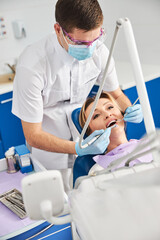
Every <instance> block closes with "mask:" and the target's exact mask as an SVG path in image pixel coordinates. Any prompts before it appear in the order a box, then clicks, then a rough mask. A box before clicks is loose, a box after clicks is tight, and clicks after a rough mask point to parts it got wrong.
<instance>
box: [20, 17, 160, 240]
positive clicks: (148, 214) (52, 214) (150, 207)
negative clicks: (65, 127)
mask: <svg viewBox="0 0 160 240" xmlns="http://www.w3.org/2000/svg"><path fill="white" fill-rule="evenodd" d="M122 27H123V29H124V34H125V39H126V44H127V48H128V51H129V55H130V60H131V64H132V67H133V72H134V75H135V81H136V86H137V92H138V95H139V97H138V98H137V99H136V101H135V102H134V103H133V105H134V104H136V102H137V101H138V99H140V103H141V106H142V112H143V116H144V123H145V127H146V132H147V135H146V137H144V139H143V140H142V142H141V144H139V146H138V147H137V148H135V149H134V150H133V151H132V152H131V153H130V154H127V156H124V157H121V158H119V159H117V160H116V161H114V162H113V163H111V164H110V165H109V167H108V168H107V169H104V170H102V171H99V172H98V171H97V172H95V174H94V175H93V176H85V177H79V178H78V179H77V180H76V184H75V187H74V189H73V190H72V191H71V192H70V194H69V201H68V202H67V201H66V199H64V195H63V192H64V189H63V186H62V185H63V184H62V178H61V176H60V174H59V173H58V171H56V170H53V171H45V172H42V173H37V174H35V176H34V175H31V176H27V177H26V178H24V179H23V181H22V188H23V198H24V203H25V208H26V211H27V214H28V216H29V217H30V218H31V219H34V220H37V219H46V220H47V221H48V222H50V223H53V224H64V223H66V222H71V223H72V225H73V226H74V227H75V228H74V229H76V230H75V235H74V237H75V236H76V237H75V238H74V240H77V239H82V240H97V239H101V240H106V239H112V240H117V239H120V240H122V239H123V240H128V239H130V240H135V239H136V240H147V239H148V240H150V239H154V240H155V239H159V238H160V228H159V222H160V208H159V201H160V177H159V176H160V159H159V156H160V131H158V130H156V129H155V124H154V121H153V117H152V113H151V108H150V103H149V99H148V95H147V91H146V87H145V82H144V78H143V74H142V69H141V64H140V60H139V56H138V52H137V47H136V43H135V39H134V35H133V30H132V26H131V24H130V21H129V19H128V18H125V19H119V20H118V21H117V22H116V29H115V32H114V36H113V40H112V44H111V49H110V53H109V57H108V60H107V64H106V67H105V70H104V75H103V79H102V82H101V85H100V86H99V90H98V92H97V95H96V98H95V101H94V103H93V106H92V109H91V112H90V114H89V117H88V119H87V121H86V123H85V126H84V128H83V130H82V133H81V136H80V141H79V146H80V147H81V148H85V147H87V146H89V145H90V144H92V143H93V142H94V141H95V140H96V139H97V138H98V137H100V135H98V136H96V137H95V138H93V139H92V140H91V141H90V142H88V143H86V144H85V145H83V137H84V134H85V132H86V129H87V127H88V125H89V122H90V120H91V118H92V115H93V112H94V110H95V108H96V104H97V102H98V99H99V97H100V94H101V92H102V89H103V86H104V81H105V76H106V73H107V71H108V67H109V64H110V60H111V56H112V53H113V48H114V45H115V41H116V37H117V34H118V31H119V29H120V28H122ZM122 120H123V119H118V120H117V122H118V121H122ZM108 127H109V128H111V129H112V128H114V127H116V122H115V121H114V122H111V123H109V126H108ZM150 152H151V153H152V156H153V161H152V162H151V163H147V164H144V163H143V164H139V165H136V166H134V167H131V168H128V167H127V166H128V165H129V163H130V161H132V160H133V159H135V158H136V157H137V156H143V155H145V154H148V153H150ZM122 162H125V167H123V168H120V169H118V170H116V171H114V169H115V168H116V166H119V165H120V163H122ZM42 189H43V194H42ZM46 189H50V191H48V192H47V190H46ZM51 189H52V191H51ZM36 192H38V195H37V194H36ZM66 214H67V215H66ZM63 215H65V216H63ZM59 216H61V217H59Z"/></svg>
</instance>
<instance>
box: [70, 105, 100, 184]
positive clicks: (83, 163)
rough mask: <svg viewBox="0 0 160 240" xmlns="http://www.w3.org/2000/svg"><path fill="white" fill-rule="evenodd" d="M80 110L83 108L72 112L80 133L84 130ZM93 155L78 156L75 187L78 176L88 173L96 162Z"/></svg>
mask: <svg viewBox="0 0 160 240" xmlns="http://www.w3.org/2000/svg"><path fill="white" fill-rule="evenodd" d="M80 111H81V108H77V109H75V110H74V111H73V112H72V115H71V117H72V121H73V123H74V125H75V126H76V128H77V130H78V132H79V133H81V132H82V128H81V126H80V124H79V114H80ZM86 137H87V135H86V134H85V136H84V138H86ZM93 157H94V155H86V156H82V157H77V158H76V160H75V163H74V166H73V187H74V184H75V181H76V179H77V178H78V177H81V176H85V175H88V172H89V170H90V168H91V167H92V166H93V165H94V164H95V161H94V160H93Z"/></svg>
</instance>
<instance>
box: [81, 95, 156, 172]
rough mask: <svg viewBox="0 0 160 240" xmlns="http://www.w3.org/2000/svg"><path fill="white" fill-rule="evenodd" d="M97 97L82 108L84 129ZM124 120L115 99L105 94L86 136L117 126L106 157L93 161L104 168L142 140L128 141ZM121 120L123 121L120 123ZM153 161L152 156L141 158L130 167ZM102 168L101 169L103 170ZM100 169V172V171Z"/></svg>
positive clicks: (82, 125)
mask: <svg viewBox="0 0 160 240" xmlns="http://www.w3.org/2000/svg"><path fill="white" fill-rule="evenodd" d="M94 99H95V97H93V98H88V99H87V100H86V102H85V103H84V105H83V106H82V109H81V112H80V116H79V122H80V125H81V127H82V128H83V127H84V124H85V122H86V119H87V118H88V116H89V113H90V111H91V108H92V105H93V102H94ZM122 119H123V112H122V110H121V109H120V107H119V106H118V104H117V102H116V101H115V99H113V97H112V96H111V95H110V94H108V93H106V92H103V93H102V94H101V96H100V99H99V100H98V103H97V106H96V109H95V111H94V114H93V116H92V119H91V121H90V123H89V126H88V129H87V132H86V134H87V135H90V134H91V133H92V132H94V131H95V130H100V129H106V128H109V127H112V126H113V125H115V124H116V127H114V128H112V129H111V134H110V143H109V145H108V148H107V151H106V153H105V154H104V155H97V156H94V157H93V160H94V161H95V162H96V163H98V165H99V166H101V167H102V168H107V167H108V166H109V164H110V163H111V162H113V161H114V160H116V159H118V158H120V157H122V156H125V155H127V154H128V153H130V152H132V150H133V149H134V148H136V147H137V146H138V144H139V142H140V140H136V139H132V140H130V141H128V140H127V137H126V134H125V123H124V121H123V120H122ZM120 120H121V121H120ZM152 160H153V158H152V155H151V154H148V155H146V156H142V157H139V158H137V159H135V160H133V161H131V162H130V163H129V166H130V167H131V166H134V165H135V164H138V163H149V162H151V161H152ZM124 165H125V163H124V162H123V163H121V164H120V165H119V166H118V167H117V168H120V167H123V166H124ZM102 168H100V169H102ZM100 169H99V170H100Z"/></svg>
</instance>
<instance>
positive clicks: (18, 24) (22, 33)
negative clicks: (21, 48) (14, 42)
mask: <svg viewBox="0 0 160 240" xmlns="http://www.w3.org/2000/svg"><path fill="white" fill-rule="evenodd" d="M12 26H13V32H14V36H15V38H18V39H20V38H25V37H26V29H25V25H24V22H23V21H21V20H15V21H13V22H12Z"/></svg>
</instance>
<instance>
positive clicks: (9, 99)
mask: <svg viewBox="0 0 160 240" xmlns="http://www.w3.org/2000/svg"><path fill="white" fill-rule="evenodd" d="M12 99H13V98H8V99H6V100H3V101H1V102H0V104H4V103H7V102H11V101H12Z"/></svg>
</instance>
